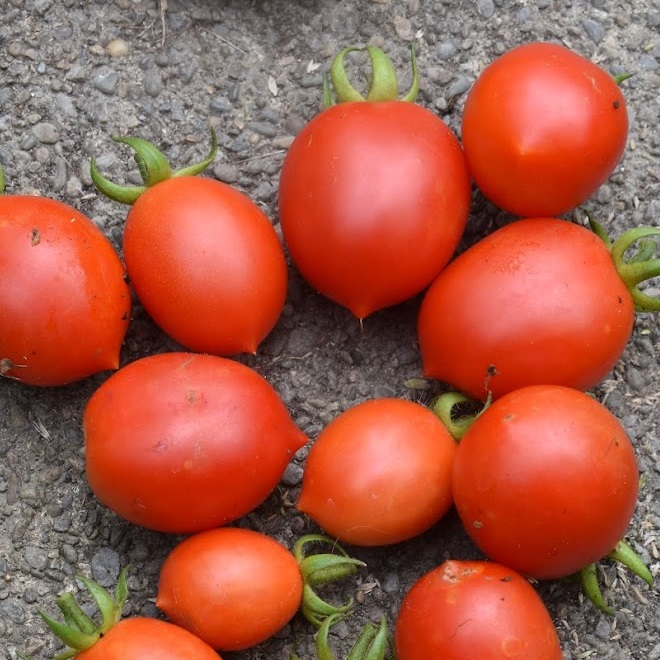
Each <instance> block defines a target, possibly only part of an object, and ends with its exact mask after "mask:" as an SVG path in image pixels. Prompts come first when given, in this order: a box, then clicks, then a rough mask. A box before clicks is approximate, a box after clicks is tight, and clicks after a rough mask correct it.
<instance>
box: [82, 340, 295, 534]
mask: <svg viewBox="0 0 660 660" xmlns="http://www.w3.org/2000/svg"><path fill="white" fill-rule="evenodd" d="M83 426H84V433H85V454H86V461H87V480H88V481H89V485H90V487H91V489H92V490H93V491H94V493H95V494H96V496H97V497H98V499H99V500H100V501H101V502H103V503H104V504H105V505H106V506H108V507H109V508H111V509H112V510H113V511H115V512H116V513H118V514H119V515H120V516H123V517H124V518H126V519H127V520H130V521H131V522H134V523H136V524H138V525H142V526H144V527H148V528H150V529H155V530H158V531H162V532H181V533H183V532H195V531H201V530H203V529H209V528H211V527H216V526H219V525H224V524H226V523H228V522H231V521H232V520H236V519H237V518H240V517H241V516H243V515H244V514H246V513H248V512H249V511H252V510H253V509H254V508H255V507H257V506H258V505H259V504H261V502H263V501H264V500H265V499H266V497H268V495H269V494H270V493H271V492H272V490H273V489H274V488H275V486H276V485H277V483H278V482H279V480H280V478H281V476H282V473H283V472H284V469H285V468H286V466H287V464H288V463H289V460H290V459H291V457H292V455H293V453H294V452H295V451H296V450H298V449H299V448H300V447H302V446H303V445H304V444H305V443H306V442H307V438H306V437H305V435H304V434H303V433H302V431H300V430H299V429H298V428H297V427H296V426H295V424H294V423H293V421H292V420H291V418H290V416H289V413H288V412H287V409H286V407H285V406H284V404H283V403H282V400H281V399H280V398H279V396H278V395H277V393H276V392H275V390H274V389H273V388H272V387H271V386H270V384H269V383H268V382H267V381H266V380H265V379H264V378H262V377H261V376H260V375H259V374H258V373H257V372H256V371H253V370H252V369H250V368H248V367H246V366H244V365H242V364H239V363H238V362H234V361H232V360H228V359H226V358H221V357H214V356H210V355H196V354H192V353H164V354H160V355H153V356H150V357H146V358H142V359H141V360H137V361H136V362H132V363H130V364H128V365H127V366H125V367H123V368H122V369H120V370H119V371H118V372H117V373H115V374H113V375H112V376H111V377H110V378H109V379H108V380H107V381H106V382H105V383H104V384H103V385H101V387H99V389H98V390H97V391H96V392H95V393H94V394H93V395H92V397H91V399H90V400H89V402H88V403H87V406H86V408H85V412H84V417H83Z"/></svg>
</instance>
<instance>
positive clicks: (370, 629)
mask: <svg viewBox="0 0 660 660" xmlns="http://www.w3.org/2000/svg"><path fill="white" fill-rule="evenodd" d="M343 618H344V615H342V614H333V615H332V616H329V617H328V618H327V619H325V621H324V622H323V625H322V626H321V627H320V628H319V630H318V632H317V633H316V656H317V659H318V660H335V656H334V654H333V653H332V651H331V650H330V643H329V640H328V636H329V633H330V629H331V628H332V626H334V625H335V624H336V623H338V622H339V621H341V620H342V619H343ZM389 648H390V643H389V633H388V630H387V622H386V620H385V617H384V616H383V617H381V619H380V623H379V625H378V627H376V626H375V625H374V624H372V623H367V624H366V625H365V626H364V627H363V628H362V630H361V631H360V634H359V635H358V638H357V640H356V641H355V644H354V645H353V647H352V648H351V650H350V652H349V654H348V655H347V656H346V660H384V658H385V656H386V654H387V651H388V649H389Z"/></svg>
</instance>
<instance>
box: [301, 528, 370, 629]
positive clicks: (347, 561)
mask: <svg viewBox="0 0 660 660" xmlns="http://www.w3.org/2000/svg"><path fill="white" fill-rule="evenodd" d="M312 544H325V545H330V546H332V548H333V550H334V551H335V553H334V554H332V553H315V554H310V555H307V549H308V547H309V546H310V545H312ZM293 556H294V557H295V558H296V561H297V562H298V566H299V568H300V573H301V575H302V578H303V598H302V604H301V607H300V611H301V613H302V614H303V616H304V617H305V618H306V619H307V620H308V621H309V622H310V623H311V624H313V625H314V626H316V627H319V626H321V624H322V623H323V621H325V620H326V619H327V618H328V617H329V616H332V615H333V614H337V615H341V616H344V615H346V614H347V613H348V612H350V610H351V609H352V607H353V600H352V599H349V600H348V601H347V602H346V603H344V604H342V605H333V604H331V603H329V602H328V601H326V600H324V599H323V598H321V596H319V595H318V594H317V593H316V591H315V590H314V587H318V586H322V585H325V584H328V583H330V582H335V581H336V580H341V579H343V578H345V577H349V576H351V575H355V573H356V572H357V569H358V568H361V567H363V566H366V564H365V563H364V562H363V561H360V560H359V559H354V558H353V557H349V555H348V553H347V552H346V551H345V550H344V549H343V548H342V547H341V546H339V545H338V544H337V543H336V542H335V541H334V540H333V539H331V538H329V537H327V536H323V535H322V534H308V535H306V536H303V537H301V538H300V539H298V541H297V542H296V544H295V545H294V547H293Z"/></svg>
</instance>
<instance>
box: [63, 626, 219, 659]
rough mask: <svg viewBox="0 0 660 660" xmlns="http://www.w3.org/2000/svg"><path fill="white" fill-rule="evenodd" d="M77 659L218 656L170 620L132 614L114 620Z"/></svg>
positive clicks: (204, 643)
mask: <svg viewBox="0 0 660 660" xmlns="http://www.w3.org/2000/svg"><path fill="white" fill-rule="evenodd" d="M75 657H76V658H77V659H78V660H130V659H131V658H139V659H140V660H184V659H185V660H222V659H221V658H220V656H219V655H218V654H217V653H216V652H215V651H214V650H213V649H212V648H211V647H210V646H209V645H208V644H206V642H203V641H202V640H201V639H199V638H198V637H196V636H195V635H193V634H192V633H190V632H188V631H187V630H185V629H183V628H181V627H179V626H175V625H174V624H173V623H168V622H166V621H160V620H159V619H150V618H147V617H133V618H131V619H123V620H122V621H120V622H119V623H117V624H115V625H114V626H113V627H112V628H111V629H110V630H109V631H108V632H107V633H106V634H105V635H104V636H103V637H102V638H101V639H100V640H99V641H98V642H97V643H96V644H94V646H92V647H91V648H90V649H89V650H87V651H83V652H82V653H78V654H77V655H76V656H75Z"/></svg>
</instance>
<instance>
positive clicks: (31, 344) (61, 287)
mask: <svg viewBox="0 0 660 660" xmlns="http://www.w3.org/2000/svg"><path fill="white" fill-rule="evenodd" d="M0 317H2V323H0V376H4V377H5V378H9V379H12V380H15V381H19V382H22V383H25V384H26V385H39V386H44V387H46V386H60V385H67V384H69V383H73V382H76V381H79V380H82V379H83V378H86V377H88V376H91V375H93V374H95V373H98V372H101V371H106V370H114V369H117V367H118V366H119V352H120V349H121V346H122V343H123V340H124V336H125V334H126V331H127V329H128V325H129V322H130V317H131V296H130V289H129V287H128V284H127V282H126V272H125V269H124V266H123V264H122V262H121V260H120V258H119V255H118V254H117V252H116V250H115V249H114V247H113V246H112V244H111V243H110V241H109V240H108V238H107V237H106V236H105V235H104V234H103V232H102V231H101V230H100V229H99V228H98V227H97V226H96V225H95V224H94V223H93V222H92V221H91V220H90V219H89V218H88V217H87V216H85V215H84V214H82V213H81V212H80V211H77V210H76V209H74V208H73V207H71V206H69V205H68V204H64V203H63V202H60V201H57V200H54V199H49V198H45V197H36V196H29V195H0Z"/></svg>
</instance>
